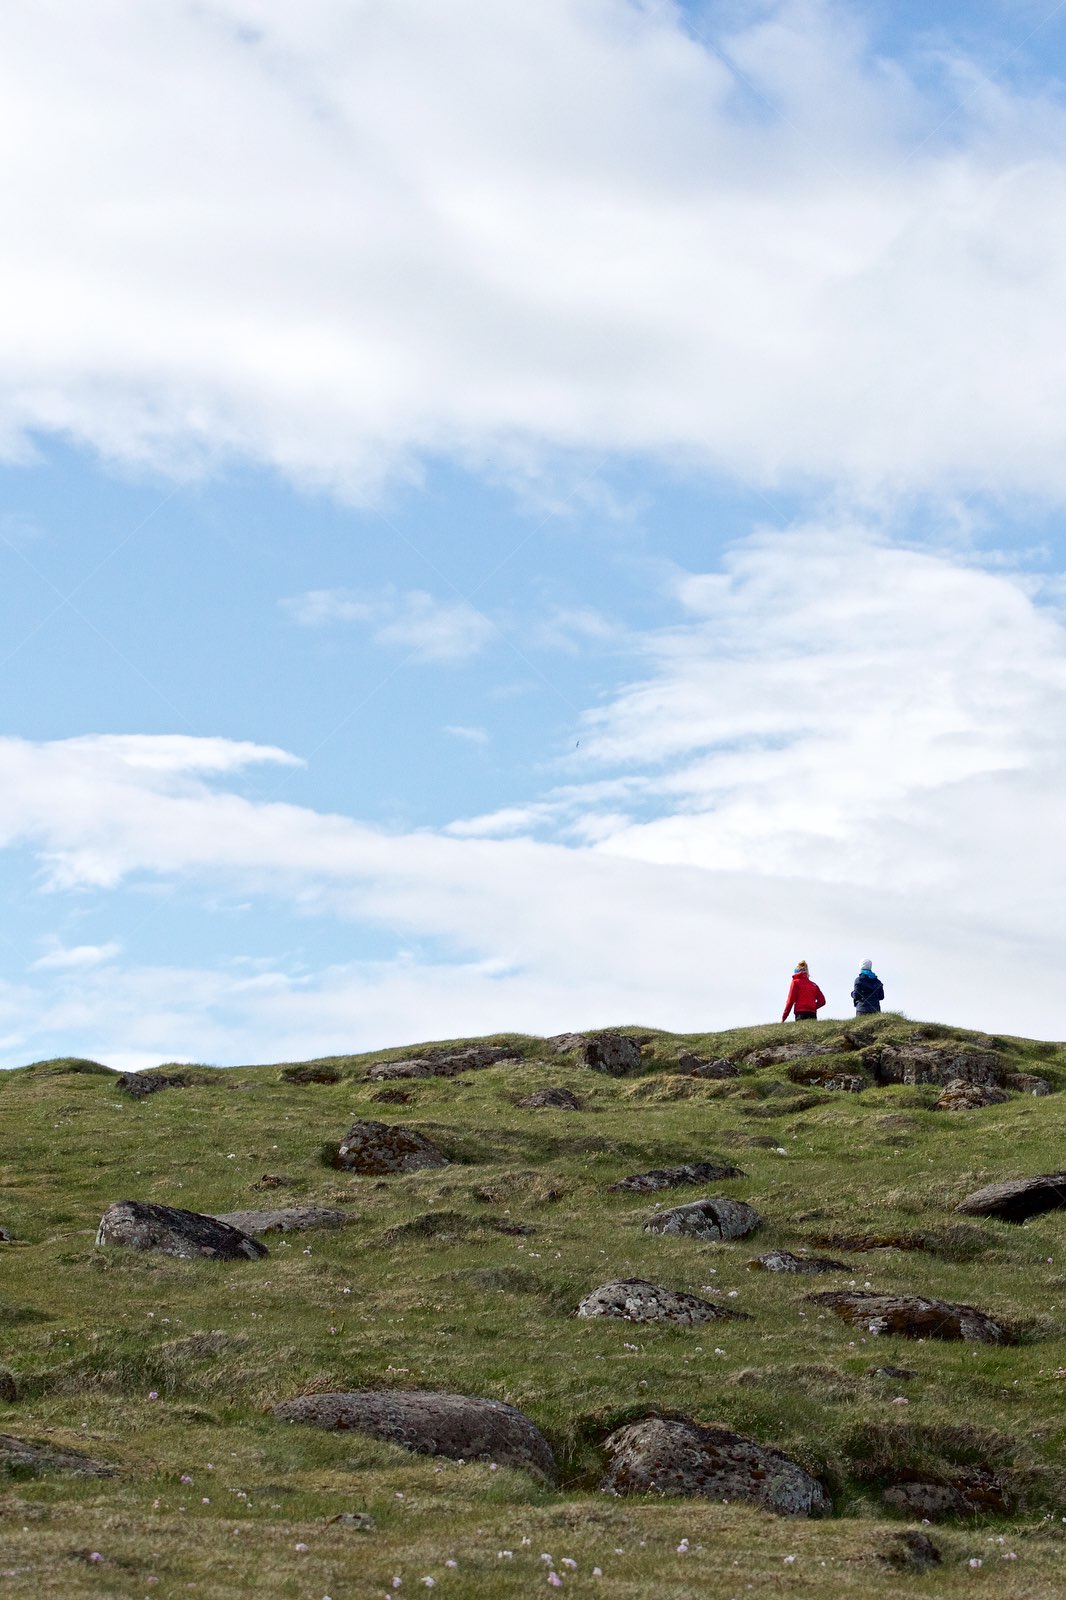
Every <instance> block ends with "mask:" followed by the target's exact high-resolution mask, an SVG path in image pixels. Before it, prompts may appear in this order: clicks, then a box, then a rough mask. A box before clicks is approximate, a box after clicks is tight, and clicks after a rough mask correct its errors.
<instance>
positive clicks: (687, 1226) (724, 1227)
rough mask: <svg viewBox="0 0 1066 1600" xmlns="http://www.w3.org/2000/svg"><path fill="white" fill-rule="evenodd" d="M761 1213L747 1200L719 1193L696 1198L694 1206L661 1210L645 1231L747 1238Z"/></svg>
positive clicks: (706, 1236)
mask: <svg viewBox="0 0 1066 1600" xmlns="http://www.w3.org/2000/svg"><path fill="white" fill-rule="evenodd" d="M761 1220H762V1219H761V1218H760V1216H759V1213H758V1212H757V1211H756V1210H755V1208H754V1207H753V1206H749V1205H745V1203H744V1201H743V1200H730V1199H728V1198H727V1197H726V1196H725V1195H715V1196H714V1198H713V1199H709V1200H694V1201H693V1202H692V1204H691V1205H687V1206H674V1207H673V1208H672V1209H671V1210H669V1211H657V1212H656V1213H655V1215H654V1216H651V1217H649V1218H648V1220H647V1222H646V1223H645V1224H644V1232H645V1233H665V1234H691V1235H692V1237H693V1238H696V1239H712V1240H714V1241H715V1243H718V1242H720V1241H721V1240H723V1239H745V1238H747V1236H748V1234H749V1233H754V1232H755V1229H756V1228H757V1227H758V1226H759V1223H760V1222H761Z"/></svg>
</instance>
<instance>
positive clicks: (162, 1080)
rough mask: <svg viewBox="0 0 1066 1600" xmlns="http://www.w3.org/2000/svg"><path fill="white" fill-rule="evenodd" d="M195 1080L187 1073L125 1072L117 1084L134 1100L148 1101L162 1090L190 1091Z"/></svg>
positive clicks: (118, 1087) (116, 1085) (117, 1087)
mask: <svg viewBox="0 0 1066 1600" xmlns="http://www.w3.org/2000/svg"><path fill="white" fill-rule="evenodd" d="M192 1082H193V1079H192V1077H191V1076H190V1075H189V1073H187V1072H152V1073H148V1072H124V1073H123V1074H122V1076H121V1077H120V1078H119V1079H118V1081H117V1083H116V1084H115V1087H116V1089H122V1090H124V1091H125V1093H126V1094H128V1095H132V1096H133V1098H134V1100H147V1098H148V1096H149V1095H150V1094H158V1093H159V1091H160V1090H161V1089H188V1088H189V1087H190V1085H191V1084H192Z"/></svg>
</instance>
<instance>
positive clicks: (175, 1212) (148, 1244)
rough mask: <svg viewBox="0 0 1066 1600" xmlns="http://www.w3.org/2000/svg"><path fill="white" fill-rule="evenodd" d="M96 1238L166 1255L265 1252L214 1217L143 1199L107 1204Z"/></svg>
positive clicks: (234, 1256)
mask: <svg viewBox="0 0 1066 1600" xmlns="http://www.w3.org/2000/svg"><path fill="white" fill-rule="evenodd" d="M96 1242H97V1244H98V1245H101V1246H102V1245H121V1246H122V1247H123V1248H124V1249H126V1250H158V1251H160V1252H161V1253H162V1254H163V1255H166V1256H182V1257H186V1258H191V1257H194V1256H210V1257H213V1258H214V1259H216V1260H219V1261H239V1260H241V1259H242V1258H244V1259H247V1260H249V1261H258V1260H259V1258H260V1257H261V1256H265V1255H266V1254H267V1248H266V1245H264V1244H260V1243H259V1242H258V1240H256V1239H250V1238H249V1237H248V1235H247V1234H246V1233H242V1232H241V1231H240V1229H239V1228H231V1227H230V1226H229V1224H228V1223H225V1222H219V1221H218V1219H217V1218H215V1217H205V1216H202V1215H201V1214H200V1212H198V1211H182V1210H180V1209H179V1208H178V1207H177V1206H159V1205H152V1204H150V1203H149V1202H147V1201H144V1200H119V1201H118V1203H117V1204H116V1205H113V1206H109V1207H108V1209H107V1210H106V1211H105V1212H104V1215H103V1217H102V1218H101V1221H100V1227H99V1229H98V1230H97V1234H96Z"/></svg>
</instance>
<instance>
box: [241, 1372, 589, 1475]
mask: <svg viewBox="0 0 1066 1600" xmlns="http://www.w3.org/2000/svg"><path fill="white" fill-rule="evenodd" d="M273 1414H274V1416H275V1417H277V1418H278V1419H279V1421H281V1422H300V1423H305V1424H307V1425H308V1426H310V1427H313V1428H326V1429H328V1430H330V1431H331V1432H346V1431H350V1432H353V1433H368V1434H372V1435H373V1437H374V1438H375V1439H386V1440H388V1442H389V1443H390V1444H398V1445H402V1446H403V1447H404V1448H405V1449H407V1450H414V1451H417V1452H418V1453H419V1454H420V1455H429V1456H447V1457H449V1458H450V1459H451V1460H453V1461H459V1460H463V1461H495V1462H497V1463H499V1465H500V1466H504V1467H518V1468H520V1469H521V1470H522V1471H525V1472H531V1473H534V1474H535V1475H536V1476H538V1477H541V1478H546V1479H547V1480H548V1482H549V1483H555V1482H556V1479H557V1477H558V1472H557V1469H556V1465H555V1457H554V1456H553V1455H552V1452H551V1449H550V1447H549V1445H548V1442H547V1440H546V1439H545V1438H544V1436H543V1434H542V1433H541V1432H540V1430H539V1429H538V1428H537V1427H536V1426H535V1424H534V1423H532V1422H531V1421H530V1420H529V1418H528V1417H527V1416H524V1415H523V1413H522V1412H521V1411H516V1410H515V1408H514V1406H509V1405H505V1404H504V1402H503V1401H502V1400H482V1399H477V1398H474V1397H472V1396H470V1395H464V1394H434V1393H431V1392H429V1391H425V1390H420V1389H407V1390H404V1389H390V1390H382V1391H376V1390H363V1391H361V1392H358V1393H354V1394H306V1395H301V1396H300V1397H299V1398H298V1399H296V1400H286V1401H284V1402H283V1403H282V1404H281V1405H277V1406H275V1407H274V1412H273Z"/></svg>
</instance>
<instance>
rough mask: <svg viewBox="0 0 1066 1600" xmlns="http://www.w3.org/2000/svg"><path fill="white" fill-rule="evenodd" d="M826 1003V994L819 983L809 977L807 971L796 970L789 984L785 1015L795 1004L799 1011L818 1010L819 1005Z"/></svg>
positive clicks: (782, 1019)
mask: <svg viewBox="0 0 1066 1600" xmlns="http://www.w3.org/2000/svg"><path fill="white" fill-rule="evenodd" d="M824 1005H825V995H824V994H823V993H822V991H821V989H819V987H818V985H817V984H816V983H814V982H813V981H812V979H810V978H808V976H807V974H806V973H805V972H795V973H793V975H792V983H791V985H790V986H789V991H788V999H787V1000H786V1001H785V1015H784V1016H783V1017H782V1018H781V1021H782V1022H784V1020H785V1017H787V1016H788V1014H789V1012H790V1011H791V1010H792V1008H793V1006H795V1008H796V1010H797V1011H817V1010H818V1008H819V1006H824Z"/></svg>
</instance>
